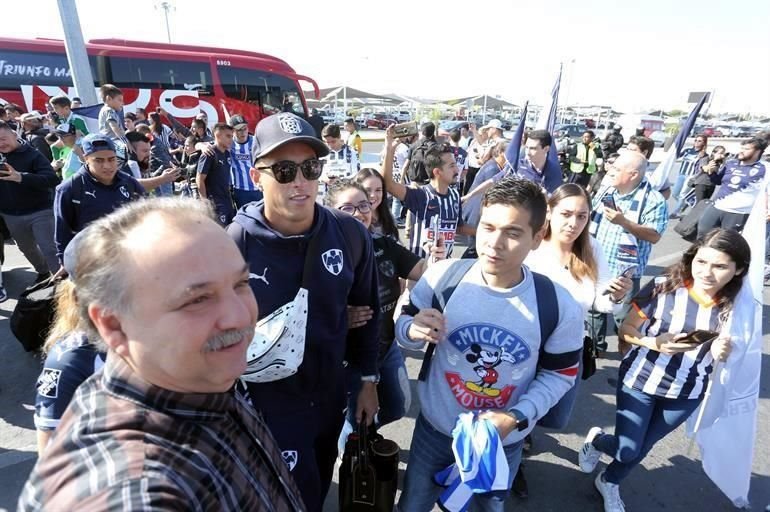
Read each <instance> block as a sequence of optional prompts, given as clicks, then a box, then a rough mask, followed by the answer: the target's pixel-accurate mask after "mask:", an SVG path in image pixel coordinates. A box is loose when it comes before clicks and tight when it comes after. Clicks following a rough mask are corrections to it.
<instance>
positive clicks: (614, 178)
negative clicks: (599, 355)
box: [589, 151, 668, 350]
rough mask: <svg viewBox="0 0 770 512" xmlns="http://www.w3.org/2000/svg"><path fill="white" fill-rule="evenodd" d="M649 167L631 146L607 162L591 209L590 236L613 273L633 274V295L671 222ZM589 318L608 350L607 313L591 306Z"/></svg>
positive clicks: (625, 310) (618, 317)
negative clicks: (649, 176) (650, 179)
mask: <svg viewBox="0 0 770 512" xmlns="http://www.w3.org/2000/svg"><path fill="white" fill-rule="evenodd" d="M646 169H647V159H646V158H645V157H644V156H643V155H641V154H639V153H635V152H632V151H626V152H624V153H623V154H621V155H620V156H619V157H618V158H617V159H616V160H615V163H614V164H612V165H609V166H608V167H607V175H606V176H605V177H604V180H603V182H602V188H600V189H599V191H598V192H597V194H596V196H594V202H593V212H592V214H591V225H590V232H591V235H592V236H593V237H594V238H596V240H597V241H598V242H599V244H600V245H601V246H602V249H603V250H604V255H605V257H606V258H607V263H608V264H609V268H610V272H611V273H612V275H613V276H617V275H619V274H621V273H626V272H627V277H630V278H631V279H632V281H633V283H634V286H633V289H632V290H631V296H633V295H634V294H636V292H637V291H639V279H640V278H641V277H642V275H644V269H645V267H646V266H647V261H648V260H649V259H650V253H651V252H652V245H653V244H656V243H658V241H659V240H660V237H661V235H662V234H663V232H664V231H665V230H666V225H667V224H668V208H667V206H666V200H665V198H664V197H663V195H661V193H660V192H658V191H657V190H655V189H654V188H652V187H651V186H650V185H649V183H647V181H646V180H645V170H646ZM628 310H629V307H628V305H626V304H624V305H623V307H622V308H620V311H619V312H618V313H616V314H615V315H614V316H615V323H616V325H620V323H621V322H623V319H624V318H625V317H626V315H627V314H628ZM589 319H591V320H592V321H593V322H594V328H595V330H594V332H596V333H597V344H598V345H599V348H600V349H602V350H605V349H606V343H605V342H604V332H605V330H606V316H605V314H604V313H598V312H594V311H591V312H590V313H589Z"/></svg>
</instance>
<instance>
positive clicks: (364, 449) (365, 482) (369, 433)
mask: <svg viewBox="0 0 770 512" xmlns="http://www.w3.org/2000/svg"><path fill="white" fill-rule="evenodd" d="M398 453H399V447H398V444H396V443H395V442H394V441H391V440H390V439H385V438H384V437H382V435H380V434H378V433H377V432H376V431H375V430H374V427H373V426H371V427H367V426H366V421H365V420H364V421H361V423H360V424H359V425H358V429H357V431H355V432H353V433H351V434H350V435H349V436H348V440H347V442H346V443H345V453H344V454H343V456H342V464H341V465H340V470H339V482H340V487H339V502H340V510H341V511H343V512H372V511H376V512H392V510H393V505H394V504H395V502H396V489H397V488H398Z"/></svg>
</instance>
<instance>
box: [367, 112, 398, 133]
mask: <svg viewBox="0 0 770 512" xmlns="http://www.w3.org/2000/svg"><path fill="white" fill-rule="evenodd" d="M397 122H398V121H396V118H394V117H392V116H390V115H388V114H381V113H377V114H374V115H373V116H372V117H371V118H369V119H367V120H366V127H367V128H375V129H378V130H384V129H385V128H387V127H388V126H390V125H392V124H396V123H397Z"/></svg>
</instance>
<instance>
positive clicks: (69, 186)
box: [53, 133, 145, 263]
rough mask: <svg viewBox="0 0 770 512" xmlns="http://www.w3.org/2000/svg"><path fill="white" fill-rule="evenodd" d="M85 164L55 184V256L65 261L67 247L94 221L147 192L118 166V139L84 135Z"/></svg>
mask: <svg viewBox="0 0 770 512" xmlns="http://www.w3.org/2000/svg"><path fill="white" fill-rule="evenodd" d="M81 144H82V149H83V156H84V158H85V161H86V162H85V165H84V166H83V167H82V168H81V169H80V170H79V171H78V172H76V173H75V174H73V175H72V176H70V177H69V178H68V179H66V180H64V181H63V182H62V183H61V185H59V186H58V187H56V196H55V197H54V202H53V210H54V222H55V225H54V238H55V239H56V256H57V257H58V258H59V262H60V263H61V261H62V256H63V255H64V249H66V248H67V244H69V243H70V240H72V239H73V238H74V237H75V235H76V234H77V233H78V232H79V231H81V230H82V229H83V228H84V227H86V226H87V225H88V224H90V223H91V222H93V221H95V220H96V219H98V218H100V217H104V216H105V215H107V214H108V213H111V212H112V211H113V210H116V209H117V208H118V207H120V206H122V205H124V204H125V203H128V202H129V201H134V200H136V199H138V198H140V197H142V196H144V195H145V191H144V188H143V187H142V186H141V185H140V184H139V182H138V181H136V179H135V178H134V177H133V176H129V175H128V174H126V173H124V172H120V171H119V170H118V158H117V155H116V153H115V143H114V142H113V141H112V140H111V139H110V138H109V137H106V136H104V135H100V134H98V133H94V134H91V135H86V136H85V137H83V141H82V143H81Z"/></svg>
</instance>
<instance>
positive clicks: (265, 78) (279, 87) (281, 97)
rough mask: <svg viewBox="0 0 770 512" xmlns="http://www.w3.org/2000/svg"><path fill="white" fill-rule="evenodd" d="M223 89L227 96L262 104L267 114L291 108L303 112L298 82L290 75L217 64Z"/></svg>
mask: <svg viewBox="0 0 770 512" xmlns="http://www.w3.org/2000/svg"><path fill="white" fill-rule="evenodd" d="M217 70H218V71H219V80H220V82H221V85H222V89H223V91H224V93H225V95H226V96H227V97H228V98H232V99H234V100H238V101H244V102H247V103H252V104H254V105H258V106H260V107H262V112H263V114H264V115H266V116H269V115H271V114H275V113H277V112H282V111H288V110H289V108H291V110H292V111H293V112H294V113H296V114H303V113H304V108H303V107H302V100H301V97H300V93H299V91H298V90H297V84H296V82H294V81H293V80H292V79H291V78H288V77H285V76H281V75H278V74H275V73H271V72H269V71H261V70H257V69H247V68H241V67H237V66H222V65H220V66H217Z"/></svg>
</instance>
